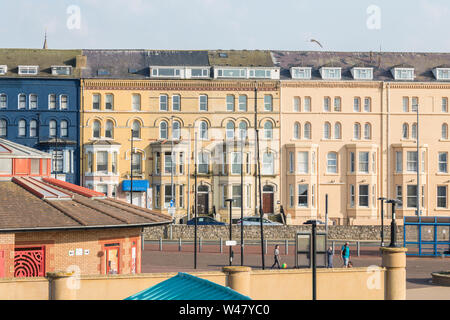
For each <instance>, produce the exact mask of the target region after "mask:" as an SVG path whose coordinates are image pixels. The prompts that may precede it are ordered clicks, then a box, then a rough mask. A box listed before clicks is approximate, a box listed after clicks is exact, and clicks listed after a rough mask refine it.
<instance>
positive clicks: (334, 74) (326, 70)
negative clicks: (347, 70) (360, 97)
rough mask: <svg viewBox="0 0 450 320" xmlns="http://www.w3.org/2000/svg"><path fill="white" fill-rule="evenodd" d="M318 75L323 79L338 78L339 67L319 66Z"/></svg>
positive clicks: (339, 73)
mask: <svg viewBox="0 0 450 320" xmlns="http://www.w3.org/2000/svg"><path fill="white" fill-rule="evenodd" d="M320 75H321V76H322V79H324V80H340V79H341V68H330V67H323V68H320Z"/></svg>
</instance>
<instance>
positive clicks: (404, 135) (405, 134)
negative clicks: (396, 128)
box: [402, 123, 409, 139]
mask: <svg viewBox="0 0 450 320" xmlns="http://www.w3.org/2000/svg"><path fill="white" fill-rule="evenodd" d="M408 138H409V126H408V124H407V123H404V124H403V125H402V139H408Z"/></svg>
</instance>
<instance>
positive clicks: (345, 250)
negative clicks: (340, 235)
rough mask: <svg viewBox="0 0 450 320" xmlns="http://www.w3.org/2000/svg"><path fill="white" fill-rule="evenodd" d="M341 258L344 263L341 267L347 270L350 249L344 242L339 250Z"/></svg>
mask: <svg viewBox="0 0 450 320" xmlns="http://www.w3.org/2000/svg"><path fill="white" fill-rule="evenodd" d="M341 258H342V260H343V262H344V265H343V267H345V268H348V262H349V260H350V247H349V244H348V242H346V243H345V244H344V245H343V246H342V248H341Z"/></svg>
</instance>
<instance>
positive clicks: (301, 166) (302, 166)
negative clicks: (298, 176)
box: [297, 151, 309, 174]
mask: <svg viewBox="0 0 450 320" xmlns="http://www.w3.org/2000/svg"><path fill="white" fill-rule="evenodd" d="M308 167H309V152H308V151H300V152H297V170H298V173H303V174H307V173H308V172H309V168H308Z"/></svg>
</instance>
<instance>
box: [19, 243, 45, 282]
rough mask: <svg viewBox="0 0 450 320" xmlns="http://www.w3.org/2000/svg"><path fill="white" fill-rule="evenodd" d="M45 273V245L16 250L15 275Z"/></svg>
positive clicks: (30, 275) (42, 274)
mask: <svg viewBox="0 0 450 320" xmlns="http://www.w3.org/2000/svg"><path fill="white" fill-rule="evenodd" d="M44 275H45V253H44V247H32V248H16V249H15V250H14V277H43V276H44Z"/></svg>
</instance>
